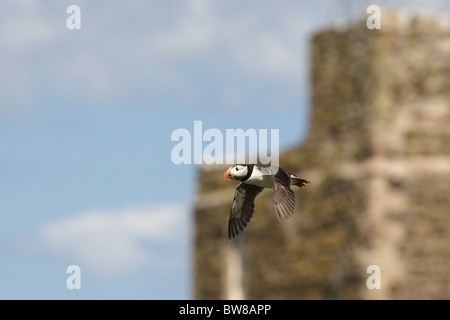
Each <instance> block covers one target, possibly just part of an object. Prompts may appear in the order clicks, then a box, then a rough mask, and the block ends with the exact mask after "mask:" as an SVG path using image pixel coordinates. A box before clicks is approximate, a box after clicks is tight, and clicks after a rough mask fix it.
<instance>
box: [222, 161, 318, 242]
mask: <svg viewBox="0 0 450 320" xmlns="http://www.w3.org/2000/svg"><path fill="white" fill-rule="evenodd" d="M223 180H225V181H231V180H240V181H242V183H241V184H240V185H238V186H237V188H236V192H235V193H234V199H233V206H232V207H231V212H230V219H229V221H228V238H229V239H230V240H231V239H232V238H234V237H236V236H237V235H238V234H239V232H240V231H242V230H244V228H245V227H246V226H247V224H248V223H249V222H250V219H251V217H252V215H253V211H254V209H255V204H254V201H255V198H256V196H257V195H258V194H259V193H260V192H261V191H262V190H263V189H264V188H273V190H274V191H273V202H274V205H275V211H276V213H277V215H278V221H280V220H281V218H283V219H285V220H286V219H288V218H289V217H291V216H292V215H293V214H294V207H295V196H294V191H292V189H291V186H292V185H293V186H297V187H300V188H301V187H303V186H305V185H306V184H308V183H310V182H309V181H308V180H305V179H302V178H299V177H297V176H296V175H295V174H292V173H289V172H287V171H285V170H283V169H281V168H279V167H276V166H269V165H263V164H237V165H234V166H231V167H229V168H228V169H227V171H225V173H224V174H223Z"/></svg>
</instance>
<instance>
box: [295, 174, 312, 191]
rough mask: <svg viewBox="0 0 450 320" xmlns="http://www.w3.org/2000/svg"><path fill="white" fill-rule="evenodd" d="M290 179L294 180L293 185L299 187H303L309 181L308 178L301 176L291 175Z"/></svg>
mask: <svg viewBox="0 0 450 320" xmlns="http://www.w3.org/2000/svg"><path fill="white" fill-rule="evenodd" d="M291 179H292V181H294V183H293V184H292V185H293V186H297V187H299V188H301V187H304V186H305V185H307V184H308V183H310V182H309V181H308V180H305V179H301V178H298V177H292V176H291Z"/></svg>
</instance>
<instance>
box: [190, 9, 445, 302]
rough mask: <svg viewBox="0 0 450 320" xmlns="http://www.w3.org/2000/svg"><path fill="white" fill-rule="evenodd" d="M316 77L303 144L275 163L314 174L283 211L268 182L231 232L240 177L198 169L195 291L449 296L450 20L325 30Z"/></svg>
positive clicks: (210, 294) (317, 46)
mask: <svg viewBox="0 0 450 320" xmlns="http://www.w3.org/2000/svg"><path fill="white" fill-rule="evenodd" d="M311 82H312V92H311V98H312V99H311V101H312V106H311V108H312V112H311V114H312V118H311V130H310V132H309V135H308V137H307V140H306V141H305V143H303V144H302V145H301V146H299V147H298V148H297V149H294V150H289V151H287V152H285V153H284V154H282V155H281V159H280V165H281V167H283V168H285V169H286V170H288V171H291V172H294V173H296V174H298V175H299V176H301V177H303V178H305V179H308V180H310V181H311V184H309V185H308V186H307V187H305V188H303V189H300V190H295V194H296V212H295V215H294V216H293V217H292V218H291V219H290V220H288V221H282V222H281V224H277V220H276V218H275V213H274V208H273V202H272V197H271V195H272V193H271V192H270V191H265V192H263V193H261V195H260V196H258V198H257V199H256V201H255V205H256V210H255V214H254V216H253V218H252V221H251V223H250V224H249V225H248V227H247V228H246V230H245V231H244V232H243V233H242V234H240V235H239V237H238V238H237V239H235V240H233V241H228V238H227V222H228V214H229V210H230V206H231V201H232V199H233V194H234V188H235V187H236V185H237V184H233V183H226V182H224V181H222V179H221V176H222V173H223V170H225V168H223V167H220V168H217V167H211V166H205V167H203V168H202V169H201V171H200V173H199V181H200V183H199V186H200V187H199V190H198V198H197V203H196V207H195V212H194V215H195V226H196V230H195V234H194V280H193V283H194V290H195V291H194V298H199V299H227V298H234V299H240V298H245V299H450V196H449V195H450V23H449V21H448V20H445V19H442V18H439V19H438V18H436V17H432V16H410V15H408V14H400V13H392V12H384V11H383V12H382V28H381V29H379V30H369V29H367V28H366V21H365V20H361V21H358V22H357V23H354V24H352V25H349V26H347V27H345V28H340V29H331V30H325V31H322V32H319V33H317V34H315V35H314V36H313V38H312V42H311ZM280 130H282V128H280ZM369 266H376V267H379V275H380V278H379V279H380V284H381V288H380V289H376V288H375V289H369V288H368V286H367V280H368V278H369V277H370V276H371V274H368V273H367V271H368V267H369ZM369 270H370V269H369Z"/></svg>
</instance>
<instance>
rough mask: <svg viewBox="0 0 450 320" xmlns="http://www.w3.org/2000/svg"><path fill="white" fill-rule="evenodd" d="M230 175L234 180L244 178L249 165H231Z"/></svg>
mask: <svg viewBox="0 0 450 320" xmlns="http://www.w3.org/2000/svg"><path fill="white" fill-rule="evenodd" d="M229 175H230V176H231V179H233V180H239V179H242V178H244V177H245V176H246V175H247V166H243V165H241V164H237V165H235V166H234V167H231V169H230V172H229Z"/></svg>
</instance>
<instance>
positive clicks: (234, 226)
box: [228, 183, 264, 239]
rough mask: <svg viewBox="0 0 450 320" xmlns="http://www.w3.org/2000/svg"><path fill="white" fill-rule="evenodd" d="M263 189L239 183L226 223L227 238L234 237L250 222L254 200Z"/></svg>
mask: <svg viewBox="0 0 450 320" xmlns="http://www.w3.org/2000/svg"><path fill="white" fill-rule="evenodd" d="M263 189H264V188H261V187H257V186H254V185H251V184H246V183H241V184H240V185H239V186H238V187H237V188H236V192H235V193H234V199H233V206H232V207H231V212H230V220H229V221H228V238H230V239H232V238H234V237H236V236H237V235H238V234H239V232H240V231H242V230H244V228H245V227H246V226H247V224H248V223H249V222H250V219H251V218H252V215H253V211H254V209H255V198H256V196H257V195H258V194H259V193H260V192H261V191H262V190H263Z"/></svg>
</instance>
